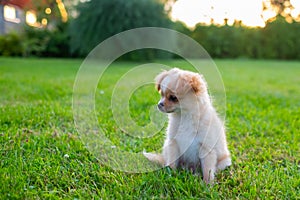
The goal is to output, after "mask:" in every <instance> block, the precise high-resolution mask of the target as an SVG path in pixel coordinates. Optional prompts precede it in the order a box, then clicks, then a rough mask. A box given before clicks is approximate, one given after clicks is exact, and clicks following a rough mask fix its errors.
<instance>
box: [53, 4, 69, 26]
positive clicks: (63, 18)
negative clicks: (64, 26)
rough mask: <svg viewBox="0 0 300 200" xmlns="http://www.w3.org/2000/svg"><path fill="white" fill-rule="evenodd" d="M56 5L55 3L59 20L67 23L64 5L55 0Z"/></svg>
mask: <svg viewBox="0 0 300 200" xmlns="http://www.w3.org/2000/svg"><path fill="white" fill-rule="evenodd" d="M56 3H57V6H58V9H59V11H60V14H61V20H62V21H63V22H67V21H68V13H67V10H66V8H65V5H64V3H63V2H62V1H61V0H56Z"/></svg>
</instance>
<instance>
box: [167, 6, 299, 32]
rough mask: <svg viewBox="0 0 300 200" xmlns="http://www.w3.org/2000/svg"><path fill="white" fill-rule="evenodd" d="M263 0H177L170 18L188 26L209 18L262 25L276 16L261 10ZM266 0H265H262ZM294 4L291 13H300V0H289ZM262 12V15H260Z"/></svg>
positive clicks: (220, 21) (252, 25) (207, 22)
mask: <svg viewBox="0 0 300 200" xmlns="http://www.w3.org/2000/svg"><path fill="white" fill-rule="evenodd" d="M262 1H263V0H178V1H177V2H176V3H175V4H174V5H173V7H172V14H171V16H172V18H173V19H174V20H180V21H183V22H184V23H185V24H186V25H188V26H189V27H194V26H195V24H197V23H199V22H200V23H204V24H210V21H211V18H213V19H214V23H216V24H224V19H225V18H226V19H228V24H233V22H234V20H241V21H242V23H243V24H244V25H246V26H250V27H256V26H259V27H263V26H265V20H266V19H269V18H272V17H274V16H276V13H275V12H274V11H271V10H269V11H267V12H264V13H263V12H262V10H263V4H262ZM264 1H266V0H264ZM290 2H291V4H292V5H293V6H294V8H295V9H294V10H293V11H292V15H294V16H297V15H299V14H300V0H290ZM262 14H263V15H262Z"/></svg>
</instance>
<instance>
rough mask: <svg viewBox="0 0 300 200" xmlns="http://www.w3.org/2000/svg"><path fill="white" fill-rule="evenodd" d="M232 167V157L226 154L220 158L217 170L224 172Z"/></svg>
mask: <svg viewBox="0 0 300 200" xmlns="http://www.w3.org/2000/svg"><path fill="white" fill-rule="evenodd" d="M230 165H231V158H230V155H228V154H224V155H223V156H220V157H219V158H218V163H217V170H223V169H225V168H226V167H229V166H230Z"/></svg>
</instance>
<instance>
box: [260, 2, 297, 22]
mask: <svg viewBox="0 0 300 200" xmlns="http://www.w3.org/2000/svg"><path fill="white" fill-rule="evenodd" d="M293 8H294V7H293V5H292V4H291V2H290V0H264V1H263V11H267V10H273V11H275V13H277V15H281V16H283V17H285V19H286V20H287V21H288V22H292V21H293V17H292V16H291V12H292V10H293Z"/></svg>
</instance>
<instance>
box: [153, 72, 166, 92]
mask: <svg viewBox="0 0 300 200" xmlns="http://www.w3.org/2000/svg"><path fill="white" fill-rule="evenodd" d="M167 75H168V71H163V72H161V73H160V74H158V75H157V76H156V77H155V87H156V89H157V90H158V91H160V84H161V82H162V80H163V79H164V78H165V77H166V76H167Z"/></svg>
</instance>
